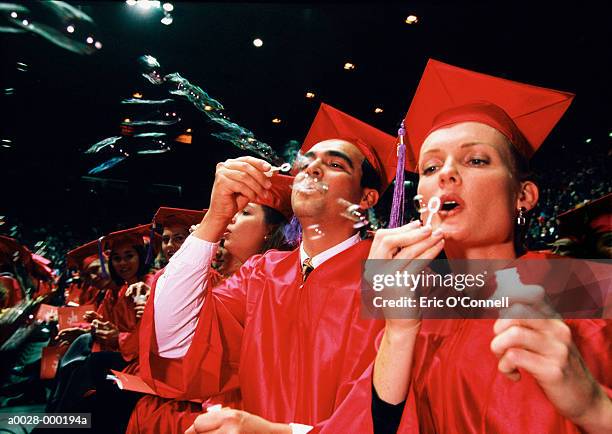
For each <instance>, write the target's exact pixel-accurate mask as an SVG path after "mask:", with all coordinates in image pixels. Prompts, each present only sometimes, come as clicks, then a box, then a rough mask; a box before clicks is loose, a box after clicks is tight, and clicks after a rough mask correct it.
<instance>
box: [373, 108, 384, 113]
mask: <svg viewBox="0 0 612 434" xmlns="http://www.w3.org/2000/svg"><path fill="white" fill-rule="evenodd" d="M382 112H383V109H382V108H380V107H376V108H375V109H374V113H382Z"/></svg>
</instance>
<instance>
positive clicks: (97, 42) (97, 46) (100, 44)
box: [94, 41, 102, 50]
mask: <svg viewBox="0 0 612 434" xmlns="http://www.w3.org/2000/svg"><path fill="white" fill-rule="evenodd" d="M94 46H95V47H96V48H97V49H98V50H99V49H101V48H102V42H100V41H96V43H95V44H94Z"/></svg>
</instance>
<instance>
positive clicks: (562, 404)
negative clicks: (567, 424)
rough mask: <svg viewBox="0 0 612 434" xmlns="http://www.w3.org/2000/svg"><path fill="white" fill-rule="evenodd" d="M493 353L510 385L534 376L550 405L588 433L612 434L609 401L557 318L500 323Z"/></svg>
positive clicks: (512, 320) (562, 323)
mask: <svg viewBox="0 0 612 434" xmlns="http://www.w3.org/2000/svg"><path fill="white" fill-rule="evenodd" d="M493 330H494V332H495V334H496V336H495V338H493V340H492V341H491V350H492V351H493V352H494V353H495V355H497V357H499V364H498V369H499V371H500V372H502V373H503V374H505V375H506V376H507V377H508V378H510V379H511V380H513V381H519V380H520V379H521V373H520V372H519V369H523V370H524V371H525V372H527V373H529V374H531V375H533V377H534V378H535V380H536V381H537V382H538V384H539V385H540V387H541V388H542V390H544V393H546V396H547V397H548V399H549V400H550V401H551V403H552V404H553V405H554V406H555V407H556V408H557V410H559V412H560V413H561V414H563V415H564V416H566V417H567V418H568V419H570V420H571V421H572V422H574V423H575V424H576V425H578V426H580V427H581V428H583V429H584V430H585V431H586V432H608V433H609V432H612V402H611V401H610V398H608V397H607V395H606V394H605V392H604V391H603V389H602V388H601V386H600V385H599V384H598V383H597V382H596V381H595V379H594V378H593V376H592V375H591V373H590V372H589V370H588V368H587V367H586V365H585V363H584V360H583V359H582V356H581V355H580V352H579V351H578V348H576V345H574V342H573V339H572V333H571V330H570V328H569V327H568V325H567V324H565V323H564V322H563V321H562V320H560V319H556V318H553V319H506V318H503V319H498V320H497V321H496V322H495V326H494V328H493Z"/></svg>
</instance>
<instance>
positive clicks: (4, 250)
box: [0, 235, 32, 265]
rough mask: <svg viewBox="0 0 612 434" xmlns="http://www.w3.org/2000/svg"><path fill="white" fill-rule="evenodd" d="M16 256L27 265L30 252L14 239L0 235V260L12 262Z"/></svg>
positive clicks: (30, 255)
mask: <svg viewBox="0 0 612 434" xmlns="http://www.w3.org/2000/svg"><path fill="white" fill-rule="evenodd" d="M17 258H18V259H20V260H21V261H22V262H23V263H24V265H27V264H29V263H30V262H31V261H32V253H31V252H30V251H29V250H28V249H27V248H26V247H24V246H22V245H21V244H20V243H19V242H18V241H17V240H16V239H14V238H11V237H6V236H4V235H0V262H3V263H4V262H6V263H10V264H12V263H13V262H14V261H15V260H16V259H17Z"/></svg>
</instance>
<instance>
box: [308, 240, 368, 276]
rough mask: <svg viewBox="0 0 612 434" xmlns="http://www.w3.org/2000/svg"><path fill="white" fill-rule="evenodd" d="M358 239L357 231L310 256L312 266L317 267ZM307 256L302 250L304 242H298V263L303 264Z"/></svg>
mask: <svg viewBox="0 0 612 434" xmlns="http://www.w3.org/2000/svg"><path fill="white" fill-rule="evenodd" d="M359 241H361V237H360V236H359V233H356V234H355V235H353V236H352V237H350V238H347V239H346V240H344V241H342V242H341V243H338V244H336V245H335V246H333V247H330V248H329V249H327V250H325V251H323V252H321V253H319V254H318V255H315V256H313V257H312V258H310V260H311V261H312V266H313V268H317V267H318V266H319V265H321V264H322V263H323V262H325V261H327V260H328V259H330V258H332V257H334V256H336V255H337V254H338V253H340V252H343V251H345V250H346V249H348V248H349V247H351V246H353V245H355V244H357V243H358V242H359ZM307 258H308V254H307V253H306V251H305V250H304V243H303V242H302V243H300V264H303V263H304V261H305V260H306V259H307Z"/></svg>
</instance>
